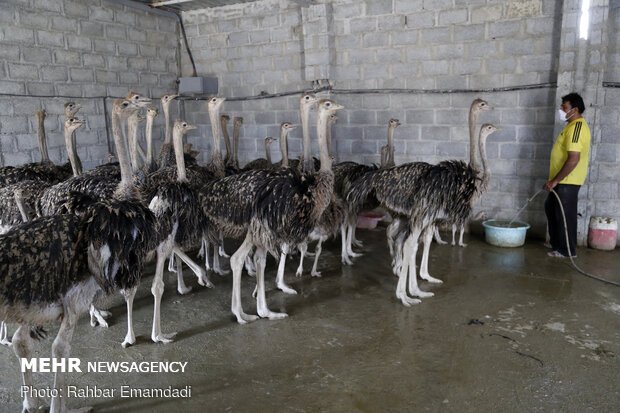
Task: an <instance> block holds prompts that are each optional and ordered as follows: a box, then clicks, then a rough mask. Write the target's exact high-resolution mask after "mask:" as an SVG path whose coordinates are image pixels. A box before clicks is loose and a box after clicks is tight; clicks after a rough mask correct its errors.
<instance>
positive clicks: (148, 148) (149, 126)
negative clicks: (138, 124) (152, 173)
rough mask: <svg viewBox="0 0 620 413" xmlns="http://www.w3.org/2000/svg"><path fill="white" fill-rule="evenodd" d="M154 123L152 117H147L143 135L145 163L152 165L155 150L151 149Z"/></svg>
mask: <svg viewBox="0 0 620 413" xmlns="http://www.w3.org/2000/svg"><path fill="white" fill-rule="evenodd" d="M154 121H155V118H154V117H151V116H147V118H146V129H145V131H144V134H145V136H146V157H147V158H146V162H147V164H148V165H149V166H150V165H153V164H154V163H155V148H154V147H153V122H154Z"/></svg>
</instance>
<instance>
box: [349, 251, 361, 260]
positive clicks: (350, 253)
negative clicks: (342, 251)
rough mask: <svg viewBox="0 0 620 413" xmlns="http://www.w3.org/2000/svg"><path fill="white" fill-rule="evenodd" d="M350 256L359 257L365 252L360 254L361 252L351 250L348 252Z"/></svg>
mask: <svg viewBox="0 0 620 413" xmlns="http://www.w3.org/2000/svg"><path fill="white" fill-rule="evenodd" d="M348 254H349V257H353V258H357V257H361V256H362V255H364V254H360V253H359V252H353V251H349V252H348Z"/></svg>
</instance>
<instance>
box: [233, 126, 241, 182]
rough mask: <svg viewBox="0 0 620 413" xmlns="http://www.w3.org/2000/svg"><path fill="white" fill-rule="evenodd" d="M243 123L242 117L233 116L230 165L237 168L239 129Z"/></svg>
mask: <svg viewBox="0 0 620 413" xmlns="http://www.w3.org/2000/svg"><path fill="white" fill-rule="evenodd" d="M242 125H243V117H241V116H235V118H234V119H233V141H232V153H233V158H232V167H233V168H236V169H237V170H239V131H240V130H241V126H242Z"/></svg>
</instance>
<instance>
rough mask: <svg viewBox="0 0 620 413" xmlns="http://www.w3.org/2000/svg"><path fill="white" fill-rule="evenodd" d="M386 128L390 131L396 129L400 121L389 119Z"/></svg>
mask: <svg viewBox="0 0 620 413" xmlns="http://www.w3.org/2000/svg"><path fill="white" fill-rule="evenodd" d="M388 126H389V127H390V128H392V129H395V128H398V127H399V126H400V121H399V120H398V119H394V118H392V119H390V121H389V122H388Z"/></svg>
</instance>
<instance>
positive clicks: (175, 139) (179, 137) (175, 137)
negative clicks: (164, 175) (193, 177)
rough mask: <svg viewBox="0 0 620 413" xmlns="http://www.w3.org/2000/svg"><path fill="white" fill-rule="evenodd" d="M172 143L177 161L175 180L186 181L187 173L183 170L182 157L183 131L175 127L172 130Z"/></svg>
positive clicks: (183, 161)
mask: <svg viewBox="0 0 620 413" xmlns="http://www.w3.org/2000/svg"><path fill="white" fill-rule="evenodd" d="M172 143H173V144H174V157H175V159H176V162H177V181H179V182H186V181H187V173H186V170H185V158H184V157H183V132H182V131H181V130H179V129H177V128H175V129H174V131H173V132H172Z"/></svg>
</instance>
